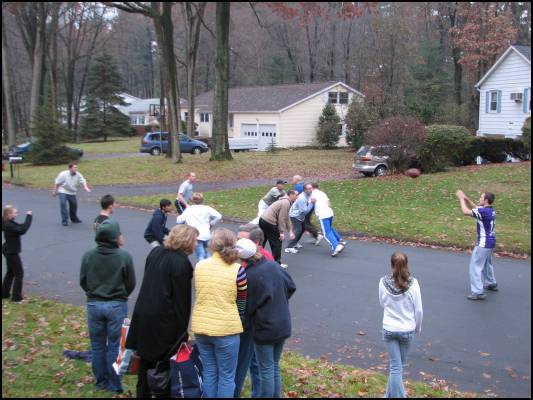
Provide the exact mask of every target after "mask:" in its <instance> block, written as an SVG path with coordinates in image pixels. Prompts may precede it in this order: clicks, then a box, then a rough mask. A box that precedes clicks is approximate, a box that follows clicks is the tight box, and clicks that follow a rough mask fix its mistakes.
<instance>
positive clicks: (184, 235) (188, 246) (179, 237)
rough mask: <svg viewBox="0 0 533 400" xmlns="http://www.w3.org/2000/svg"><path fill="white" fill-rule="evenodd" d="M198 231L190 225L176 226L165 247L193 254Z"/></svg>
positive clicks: (171, 231)
mask: <svg viewBox="0 0 533 400" xmlns="http://www.w3.org/2000/svg"><path fill="white" fill-rule="evenodd" d="M198 234H199V232H198V229H196V228H195V227H193V226H189V225H181V224H180V225H176V226H175V227H174V228H172V229H171V230H170V233H169V234H168V236H167V238H166V239H165V241H164V242H163V245H164V246H165V248H166V249H168V250H174V251H175V250H181V251H183V252H184V253H185V254H192V253H193V252H194V249H195V247H196V238H197V237H198Z"/></svg>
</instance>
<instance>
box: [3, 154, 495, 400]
mask: <svg viewBox="0 0 533 400" xmlns="http://www.w3.org/2000/svg"><path fill="white" fill-rule="evenodd" d="M64 172H65V173H64V174H63V173H62V174H60V176H58V178H57V179H56V187H55V189H54V193H53V194H54V195H55V194H56V193H60V194H61V193H63V192H61V188H62V187H70V189H71V190H72V191H73V192H74V194H73V195H70V196H74V201H73V200H72V199H70V200H69V198H68V197H67V196H68V194H67V193H63V194H65V195H66V196H65V198H63V196H61V197H62V198H61V201H60V205H61V216H62V223H63V225H65V223H64V222H65V220H66V219H67V217H68V215H69V214H68V213H67V211H66V210H65V206H66V204H67V203H70V207H71V209H70V218H71V221H72V222H77V221H79V219H78V218H77V215H76V209H75V208H74V209H72V204H76V203H75V190H77V187H79V186H80V185H81V186H84V187H85V189H86V190H90V189H89V188H88V187H87V184H86V182H85V180H84V179H82V177H80V176H78V177H77V178H75V176H76V175H77V174H79V173H78V172H77V166H76V165H75V164H73V165H71V166H69V170H68V171H64ZM187 178H188V179H187V181H186V182H184V183H183V184H182V185H181V186H180V189H179V193H178V196H177V199H176V202H175V206H176V208H177V211H178V214H179V215H178V217H177V223H178V224H177V225H176V226H174V227H173V228H172V229H170V230H169V229H168V228H167V227H166V222H167V215H168V214H169V213H170V212H171V211H172V204H171V202H170V201H169V200H166V199H162V200H161V202H160V207H159V208H158V209H156V210H155V211H154V214H153V216H152V218H151V220H150V223H149V224H148V226H147V228H146V231H145V233H144V237H145V239H146V240H147V242H148V243H149V245H150V253H149V254H148V256H147V259H146V263H145V269H144V276H143V281H142V285H141V289H140V291H139V295H138V298H137V302H136V304H135V308H134V310H133V314H132V319H131V326H130V330H129V334H128V337H127V342H126V347H127V348H130V349H133V350H136V352H137V354H138V355H139V357H140V359H141V360H140V368H139V372H138V382H137V396H138V397H151V395H152V394H154V393H152V391H151V388H150V386H149V385H148V380H147V371H148V369H150V368H154V366H155V365H156V364H157V362H158V361H165V360H168V358H169V355H170V354H172V352H175V351H176V350H177V346H178V345H179V343H180V342H181V341H184V340H187V338H188V336H187V335H188V329H189V325H190V331H191V332H192V333H194V335H195V339H196V342H197V344H198V348H199V351H200V356H201V358H202V362H203V365H204V375H203V383H204V395H205V397H239V396H240V394H241V391H242V388H243V385H244V381H245V377H246V375H247V373H248V371H250V376H251V382H252V397H281V394H282V390H281V374H280V369H279V361H280V357H281V353H282V350H283V346H284V343H285V341H286V339H287V338H289V337H290V335H291V315H290V309H289V299H290V297H291V296H292V295H293V293H294V292H295V290H296V286H295V284H294V282H293V280H292V278H291V277H290V275H289V274H288V273H287V271H286V270H285V269H284V268H282V266H281V265H280V261H281V260H280V259H281V248H282V247H281V242H282V241H283V239H285V235H286V234H287V233H288V234H289V236H290V243H289V246H288V247H287V248H286V250H285V251H286V252H287V253H294V254H296V253H298V248H299V247H301V245H299V241H300V239H301V237H302V235H303V233H304V232H305V231H308V232H309V233H310V234H311V235H312V236H313V243H314V244H316V245H318V244H319V243H320V241H321V240H322V238H323V237H325V238H326V240H327V241H328V242H329V243H330V246H331V248H332V256H336V255H338V254H339V253H340V252H341V251H342V250H343V249H344V246H345V244H346V243H345V242H344V241H343V240H342V238H341V237H340V236H339V235H338V233H337V232H336V231H335V230H334V229H333V226H332V225H333V211H332V210H331V205H330V202H329V199H328V197H327V195H326V194H325V193H324V192H322V191H320V190H319V186H318V184H315V183H313V184H309V183H303V182H302V179H301V177H298V176H295V177H294V178H293V182H292V183H293V184H294V185H295V188H293V189H289V190H288V191H287V192H286V193H285V191H284V185H285V184H286V182H285V181H282V180H279V181H278V182H277V184H276V187H274V188H272V189H271V190H270V191H269V193H268V194H267V195H266V196H265V197H264V198H263V199H261V201H260V202H259V203H260V204H259V206H258V208H259V211H260V212H259V213H260V215H258V218H257V219H256V220H254V221H252V222H251V223H249V224H247V225H243V226H241V227H240V228H239V232H238V234H237V236H235V235H234V234H233V233H232V232H231V231H229V230H227V229H224V228H218V229H215V230H214V231H213V232H212V227H213V226H214V225H215V224H216V223H217V222H219V221H220V220H221V217H222V216H221V215H220V213H219V212H217V211H216V210H214V209H213V208H212V207H209V206H206V205H203V195H202V194H201V193H195V192H193V188H192V183H193V182H194V181H195V179H196V176H195V175H194V174H193V173H191V174H189V175H188V177H187ZM73 180H76V182H73ZM299 189H300V190H301V191H300V190H299ZM457 196H458V198H459V199H460V204H461V209H462V211H463V213H464V214H465V215H470V216H472V217H474V218H476V220H477V223H478V242H477V246H476V248H475V250H474V253H473V254H472V259H471V263H470V281H471V294H470V295H469V296H468V298H469V299H471V300H482V299H484V298H485V296H486V295H485V294H484V289H485V290H490V291H497V290H498V285H497V283H496V279H495V278H494V269H493V265H492V250H493V248H494V246H495V234H494V226H495V211H494V209H493V208H492V204H493V202H494V195H493V194H492V193H490V192H484V193H482V195H481V197H480V201H479V205H478V206H476V205H475V204H474V203H473V202H472V201H471V200H469V199H468V197H466V195H465V194H464V193H463V192H462V191H458V192H457ZM114 207H115V200H114V198H113V197H112V196H111V195H106V196H103V197H102V199H101V208H102V210H101V213H100V214H99V215H98V216H97V217H96V219H95V220H94V230H95V241H96V244H97V245H96V248H94V249H91V250H89V251H87V252H86V253H85V254H84V255H83V257H82V261H81V268H80V286H81V287H82V288H83V290H84V291H85V293H86V296H87V321H88V328H89V335H90V340H91V349H92V369H93V374H94V376H95V379H96V382H95V384H96V386H97V387H100V388H102V389H104V390H108V391H111V392H115V393H120V392H122V385H121V380H120V377H119V376H118V375H117V374H116V373H115V371H114V370H113V368H112V366H111V365H112V363H113V361H115V360H116V358H117V355H118V351H119V342H120V335H121V327H122V323H123V321H124V319H125V318H126V317H127V315H128V311H127V300H128V297H129V296H130V295H131V293H132V292H133V290H134V288H135V286H136V277H135V270H134V267H133V260H132V257H131V256H130V254H129V253H128V252H126V251H125V250H123V249H121V246H123V244H124V236H123V234H122V232H121V230H120V227H119V224H118V223H117V222H116V221H115V220H114V218H112V214H113V209H114ZM313 210H314V211H315V214H316V215H317V217H318V219H319V221H320V225H321V228H322V232H323V235H321V234H320V233H318V231H317V230H316V229H315V228H314V227H313V226H312V224H311V222H310V216H311V213H312V211H313ZM17 215H18V210H17V209H16V208H15V207H13V206H11V205H7V206H5V207H4V208H3V215H2V230H3V232H4V237H5V242H4V244H3V247H2V252H3V254H4V256H5V258H6V261H7V268H8V271H7V273H6V276H5V278H4V282H3V286H2V297H3V298H9V297H10V296H11V298H12V301H13V302H15V303H18V302H21V301H22V277H23V267H22V262H21V260H20V256H19V254H20V252H21V246H20V236H21V235H23V234H25V233H26V232H27V231H28V229H29V227H30V225H31V222H32V212H31V211H28V213H27V216H26V221H25V222H24V223H23V224H18V223H17V222H15V218H16V217H17ZM66 222H67V224H68V220H67V221H66ZM79 222H81V221H79ZM267 241H268V242H269V244H270V248H271V251H272V254H271V253H270V252H268V251H267V250H266V249H265V248H264V246H265V244H266V242H267ZM193 252H196V256H197V259H198V263H197V264H196V265H195V266H193V265H192V263H191V261H190V260H189V256H190V255H191V254H192V253H193ZM13 281H14V285H13ZM12 286H13V290H12V294H11V287H12ZM193 288H194V292H195V296H194V304H193V301H192V292H193ZM379 301H380V304H381V306H382V307H383V308H384V314H383V340H384V341H385V343H386V346H387V349H388V352H389V358H390V375H389V381H388V384H387V392H386V397H404V396H405V390H404V388H403V383H402V365H403V364H404V363H405V360H406V355H407V351H408V349H409V347H410V345H411V343H412V340H413V336H414V334H415V333H420V332H421V326H422V318H423V311H422V300H421V294H420V286H419V283H418V281H417V280H416V279H415V278H414V277H412V276H411V274H410V272H409V266H408V259H407V256H406V255H405V254H404V253H401V252H396V253H394V254H393V255H392V257H391V273H390V274H387V275H386V276H384V277H383V278H381V279H380V281H379ZM191 310H192V311H191ZM169 390H170V388H168V391H167V392H165V393H157V396H159V397H169V395H170V391H169Z"/></svg>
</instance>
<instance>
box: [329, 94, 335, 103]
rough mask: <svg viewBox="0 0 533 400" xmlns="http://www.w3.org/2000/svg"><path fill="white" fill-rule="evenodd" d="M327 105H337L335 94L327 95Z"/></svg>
mask: <svg viewBox="0 0 533 400" xmlns="http://www.w3.org/2000/svg"><path fill="white" fill-rule="evenodd" d="M328 103H331V104H337V92H329V93H328Z"/></svg>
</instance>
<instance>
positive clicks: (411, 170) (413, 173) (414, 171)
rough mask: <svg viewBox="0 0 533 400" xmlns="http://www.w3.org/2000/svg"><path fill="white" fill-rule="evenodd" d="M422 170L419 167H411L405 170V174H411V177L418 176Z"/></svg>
mask: <svg viewBox="0 0 533 400" xmlns="http://www.w3.org/2000/svg"><path fill="white" fill-rule="evenodd" d="M421 173H422V172H421V171H420V170H419V169H418V168H409V169H408V170H407V171H405V175H407V176H410V177H411V178H418V177H419V176H420V174H421Z"/></svg>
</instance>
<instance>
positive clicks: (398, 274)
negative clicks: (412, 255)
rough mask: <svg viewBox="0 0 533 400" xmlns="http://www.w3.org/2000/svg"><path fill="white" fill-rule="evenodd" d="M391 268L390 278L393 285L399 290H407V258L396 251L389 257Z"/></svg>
mask: <svg viewBox="0 0 533 400" xmlns="http://www.w3.org/2000/svg"><path fill="white" fill-rule="evenodd" d="M390 263H391V267H392V278H393V279H394V283H396V286H397V287H398V288H400V289H402V290H403V289H407V287H408V281H409V262H408V260H407V256H406V255H405V254H404V253H402V252H399V251H397V252H396V253H394V254H393V255H392V256H391V259H390Z"/></svg>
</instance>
